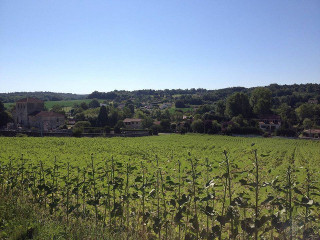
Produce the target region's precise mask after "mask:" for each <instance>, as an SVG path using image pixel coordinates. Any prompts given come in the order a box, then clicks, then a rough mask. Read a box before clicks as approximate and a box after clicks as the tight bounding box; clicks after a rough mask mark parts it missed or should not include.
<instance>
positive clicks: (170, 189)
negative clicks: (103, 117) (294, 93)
mask: <svg viewBox="0 0 320 240" xmlns="http://www.w3.org/2000/svg"><path fill="white" fill-rule="evenodd" d="M0 150H1V151H0V163H1V165H0V187H1V192H2V193H5V195H6V196H9V195H10V196H12V197H13V198H16V199H24V200H25V201H28V202H29V203H30V204H34V205H35V206H37V207H40V208H42V209H47V211H48V214H51V215H52V216H55V217H56V218H58V219H60V220H61V221H63V222H64V223H65V224H66V226H70V225H72V224H74V223H75V222H78V221H79V219H87V220H88V219H91V221H92V223H93V224H94V226H95V227H94V228H93V229H92V231H93V232H94V231H95V229H101V228H104V229H106V232H107V233H109V234H111V235H112V236H119V238H120V237H121V238H127V239H174V238H177V239H226V238H229V239H250V238H253V239H302V238H303V239H319V228H320V225H319V223H320V219H319V210H320V206H319V201H320V190H319V170H320V164H319V156H320V143H319V142H317V141H306V140H285V139H264V138H236V137H225V136H206V135H184V136H181V135H166V136H160V137H144V138H112V139H105V138H95V139H89V138H82V139H77V138H1V144H0ZM3 227H5V226H1V225H0V229H1V228H3ZM107 233H106V235H105V237H106V236H108V235H107ZM66 234H68V233H66ZM97 237H98V238H99V236H98V235H97ZM100 238H101V239H102V236H100ZM106 239H108V237H106Z"/></svg>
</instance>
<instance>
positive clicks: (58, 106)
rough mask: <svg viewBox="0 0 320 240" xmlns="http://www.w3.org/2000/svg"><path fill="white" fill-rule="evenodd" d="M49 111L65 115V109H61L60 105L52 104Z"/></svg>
mask: <svg viewBox="0 0 320 240" xmlns="http://www.w3.org/2000/svg"><path fill="white" fill-rule="evenodd" d="M51 112H56V113H61V114H63V115H65V114H66V113H65V111H64V110H63V107H62V106H61V105H58V104H57V105H53V106H52V108H51Z"/></svg>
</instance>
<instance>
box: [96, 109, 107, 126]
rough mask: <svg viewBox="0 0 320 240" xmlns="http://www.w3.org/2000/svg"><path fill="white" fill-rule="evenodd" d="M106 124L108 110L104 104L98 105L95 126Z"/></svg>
mask: <svg viewBox="0 0 320 240" xmlns="http://www.w3.org/2000/svg"><path fill="white" fill-rule="evenodd" d="M107 124H108V111H107V108H106V107H105V106H101V107H100V111H99V115H98V120H97V126H99V127H104V126H106V125H107Z"/></svg>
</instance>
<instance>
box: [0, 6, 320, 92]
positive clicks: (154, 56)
mask: <svg viewBox="0 0 320 240" xmlns="http://www.w3.org/2000/svg"><path fill="white" fill-rule="evenodd" d="M270 83H278V84H292V83H320V1H319V0H305V1H303V0H300V1H296V0H288V1H285V0H281V1H279V0H272V1H271V0H270V1H262V0H261V1H260V0H252V1H246V0H241V1H239V0H234V1H231V0H226V1H222V0H201V1H194V0H193V1H191V0H184V1H182V0H179V1H178V0H168V1H167V0H161V1H159V0H157V1H153V0H144V1H136V0H128V1H125V0H123V1H122V0H101V1H98V0H97V1H96V0H90V1H89V0H88V1H85V0H74V1H73V0H68V1H65V0H64V1H59V0H47V1H39V0H28V1H22V0H21V1H16V0H1V1H0V92H13V91H54V92H72V93H90V92H92V91H94V90H98V91H112V90H114V89H117V90H123V89H124V90H136V89H150V88H151V89H165V88H168V89H172V88H182V89H185V88H207V89H219V88H225V87H232V86H244V87H253V86H264V85H268V84H270Z"/></svg>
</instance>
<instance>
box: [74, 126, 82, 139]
mask: <svg viewBox="0 0 320 240" xmlns="http://www.w3.org/2000/svg"><path fill="white" fill-rule="evenodd" d="M82 133H83V128H73V129H72V136H74V137H81V134H82Z"/></svg>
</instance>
